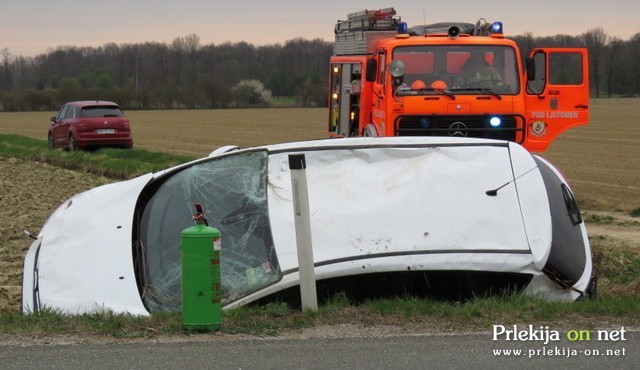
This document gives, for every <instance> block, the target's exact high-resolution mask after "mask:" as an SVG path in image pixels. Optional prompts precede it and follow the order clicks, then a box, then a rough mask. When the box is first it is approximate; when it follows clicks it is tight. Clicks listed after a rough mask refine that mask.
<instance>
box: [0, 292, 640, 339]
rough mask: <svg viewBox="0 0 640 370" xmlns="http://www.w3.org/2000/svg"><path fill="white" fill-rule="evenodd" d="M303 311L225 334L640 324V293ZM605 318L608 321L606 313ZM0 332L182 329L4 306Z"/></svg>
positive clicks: (240, 318) (265, 311) (237, 321)
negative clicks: (582, 298)
mask: <svg viewBox="0 0 640 370" xmlns="http://www.w3.org/2000/svg"><path fill="white" fill-rule="evenodd" d="M338 296H339V297H338V298H334V299H333V300H331V301H330V302H328V303H326V304H324V305H322V306H320V308H319V310H318V311H317V312H311V313H309V312H307V313H304V312H301V311H300V310H298V309H292V308H290V307H289V306H288V305H287V304H285V303H269V304H267V305H265V306H244V307H240V308H235V309H230V310H224V311H223V316H222V324H221V326H220V329H219V330H218V331H217V332H216V333H219V334H249V335H256V336H275V335H281V334H286V333H292V332H293V333H295V332H299V331H301V330H303V329H308V328H314V327H319V326H325V325H338V324H339V325H355V326H358V327H373V326H390V327H394V328H395V329H397V330H398V332H399V333H401V332H416V330H417V331H418V332H451V331H487V330H490V328H491V325H494V324H507V325H516V324H520V325H529V324H531V325H533V326H534V327H537V326H541V325H547V326H550V327H553V328H580V329H597V328H602V325H605V324H606V325H608V326H612V325H618V326H620V325H622V326H625V327H634V326H635V327H637V326H638V324H640V317H638V315H637V312H640V297H637V296H609V297H604V298H598V299H593V300H585V301H579V302H550V301H546V300H541V299H536V298H533V297H525V296H515V297H502V298H482V299H476V300H473V301H470V302H466V303H459V302H458V303H451V302H441V301H433V300H428V299H419V298H410V297H404V298H395V299H379V300H373V301H369V302H365V303H362V304H360V305H353V304H351V303H350V302H349V301H348V300H346V299H345V298H344V296H343V295H342V296H341V295H338ZM603 318H605V319H603ZM0 332H2V333H4V334H10V335H22V336H39V335H60V334H62V335H79V334H81V335H89V336H110V337H113V338H129V339H133V338H149V337H153V336H157V335H180V334H183V333H184V331H183V330H182V319H181V316H180V314H178V313H155V314H153V315H151V316H150V317H138V316H130V315H115V314H110V313H102V314H87V315H79V316H68V315H63V314H61V313H59V312H55V311H51V310H43V311H41V312H39V313H36V314H31V315H21V314H19V313H15V312H0Z"/></svg>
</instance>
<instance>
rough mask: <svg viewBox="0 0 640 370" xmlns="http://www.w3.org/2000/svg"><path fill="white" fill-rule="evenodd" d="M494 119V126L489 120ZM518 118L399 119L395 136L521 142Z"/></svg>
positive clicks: (416, 117) (427, 117) (429, 117)
mask: <svg viewBox="0 0 640 370" xmlns="http://www.w3.org/2000/svg"><path fill="white" fill-rule="evenodd" d="M492 119H494V121H493V125H492V122H491V120H492ZM518 121H520V122H522V121H523V120H522V119H521V118H520V117H519V116H493V115H492V116H489V115H481V116H436V115H430V116H402V117H399V118H398V120H397V123H396V136H454V137H456V136H457V137H474V138H486V139H498V140H508V141H516V140H517V141H518V142H522V141H523V137H524V135H522V134H521V133H522V131H523V128H522V127H523V125H522V124H520V125H518Z"/></svg>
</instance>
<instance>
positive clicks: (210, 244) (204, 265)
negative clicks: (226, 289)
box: [180, 204, 221, 331]
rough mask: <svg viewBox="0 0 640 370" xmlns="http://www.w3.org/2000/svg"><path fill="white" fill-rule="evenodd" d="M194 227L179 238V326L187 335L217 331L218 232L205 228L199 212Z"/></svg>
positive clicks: (195, 216) (218, 317)
mask: <svg viewBox="0 0 640 370" xmlns="http://www.w3.org/2000/svg"><path fill="white" fill-rule="evenodd" d="M198 206H199V204H197V205H196V209H197V210H198V211H199V213H196V215H194V216H193V218H194V220H195V221H196V225H195V226H192V227H189V228H187V229H184V230H183V231H182V234H181V242H182V244H181V246H180V249H181V251H182V326H183V328H184V329H185V330H187V331H212V330H217V329H218V328H219V327H220V321H221V320H220V318H221V308H220V231H218V229H216V228H213V227H210V226H208V224H207V221H206V219H204V212H202V208H201V207H198Z"/></svg>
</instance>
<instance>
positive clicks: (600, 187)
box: [0, 99, 640, 213]
mask: <svg viewBox="0 0 640 370" xmlns="http://www.w3.org/2000/svg"><path fill="white" fill-rule="evenodd" d="M54 114H55V112H35V113H0V133H11V134H18V135H24V136H30V137H35V138H41V139H43V140H44V139H46V133H47V126H48V122H49V118H50V117H51V116H52V115H54ZM126 114H127V116H128V117H129V118H130V120H131V122H132V127H133V134H134V141H135V145H136V146H137V147H141V148H145V149H149V150H152V151H169V152H173V153H180V154H187V155H192V156H205V155H207V154H208V153H209V152H211V150H213V149H215V148H217V147H219V146H222V145H228V144H234V145H238V146H240V147H249V146H256V145H263V144H273V143H278V142H286V141H296V140H310V139H319V138H326V137H327V134H326V126H327V125H326V120H327V116H328V112H327V109H324V108H310V109H277V108H274V109H233V110H227V109H224V110H171V111H129V112H126ZM638 117H640V99H593V100H592V101H591V123H590V124H589V125H587V126H583V127H578V128H575V129H573V130H571V131H568V132H566V133H564V134H562V135H560V137H559V138H558V139H557V140H556V141H555V142H554V143H553V144H552V145H551V147H550V149H549V150H547V151H546V152H545V153H542V154H541V155H542V156H543V157H545V158H547V159H549V160H550V161H551V162H552V163H554V164H555V165H556V166H557V167H558V168H559V169H560V170H561V171H563V173H564V174H565V175H566V177H567V178H568V179H569V181H570V182H571V185H572V187H573V190H574V191H575V193H576V195H577V197H578V199H579V201H580V203H581V204H582V206H583V208H587V209H598V210H608V211H616V210H617V211H624V212H626V213H628V212H630V211H632V210H634V209H637V208H639V207H640V185H639V184H640V154H639V153H640V122H639V120H638Z"/></svg>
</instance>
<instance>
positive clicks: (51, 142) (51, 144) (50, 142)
mask: <svg viewBox="0 0 640 370" xmlns="http://www.w3.org/2000/svg"><path fill="white" fill-rule="evenodd" d="M48 144H49V149H53V136H51V134H49V139H48Z"/></svg>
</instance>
